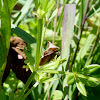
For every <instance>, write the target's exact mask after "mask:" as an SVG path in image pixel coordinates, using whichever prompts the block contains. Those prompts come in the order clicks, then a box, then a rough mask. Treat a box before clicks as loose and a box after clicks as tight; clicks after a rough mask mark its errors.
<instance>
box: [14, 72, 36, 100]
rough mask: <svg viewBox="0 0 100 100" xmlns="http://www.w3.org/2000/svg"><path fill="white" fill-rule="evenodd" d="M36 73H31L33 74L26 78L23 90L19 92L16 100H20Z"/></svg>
mask: <svg viewBox="0 0 100 100" xmlns="http://www.w3.org/2000/svg"><path fill="white" fill-rule="evenodd" d="M35 74H36V72H34V71H33V73H32V74H31V75H30V77H29V78H28V80H27V82H26V84H25V86H24V88H23V89H22V91H21V92H20V94H19V96H18V98H17V99H16V100H21V98H22V96H23V95H24V92H25V91H26V90H27V88H28V87H29V85H30V83H31V82H32V80H33V78H34V76H35Z"/></svg>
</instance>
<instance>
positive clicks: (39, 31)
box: [16, 18, 43, 100]
mask: <svg viewBox="0 0 100 100" xmlns="http://www.w3.org/2000/svg"><path fill="white" fill-rule="evenodd" d="M42 26H43V19H42V18H40V19H38V33H37V47H36V58H35V70H37V69H38V66H39V61H40V54H41V53H40V47H41V36H42ZM35 74H36V72H35V71H33V73H32V74H31V76H30V77H29V79H28V81H27V82H26V84H25V86H24V88H23V90H22V91H21V92H20V94H19V96H18V98H17V99H16V100H20V99H21V98H22V96H23V95H24V92H25V91H26V90H27V88H28V87H29V85H30V83H31V82H32V80H33V78H34V76H35Z"/></svg>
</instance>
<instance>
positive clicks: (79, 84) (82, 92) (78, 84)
mask: <svg viewBox="0 0 100 100" xmlns="http://www.w3.org/2000/svg"><path fill="white" fill-rule="evenodd" d="M76 86H77V89H78V90H79V91H80V93H81V94H83V95H84V96H87V93H86V89H85V87H84V85H83V83H82V82H81V81H78V82H76Z"/></svg>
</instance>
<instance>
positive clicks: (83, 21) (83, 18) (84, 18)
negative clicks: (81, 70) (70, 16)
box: [71, 0, 89, 66]
mask: <svg viewBox="0 0 100 100" xmlns="http://www.w3.org/2000/svg"><path fill="white" fill-rule="evenodd" d="M88 4H89V0H88V1H87V5H86V9H85V12H84V16H83V17H82V15H81V17H82V23H81V30H80V33H79V41H78V43H77V45H76V49H75V52H74V56H73V59H72V64H71V66H73V64H74V61H75V58H76V54H77V51H78V49H79V43H80V40H81V36H82V32H83V28H84V23H85V20H86V13H87V8H88V6H89V5H88ZM81 10H82V9H81ZM82 13H83V12H82Z"/></svg>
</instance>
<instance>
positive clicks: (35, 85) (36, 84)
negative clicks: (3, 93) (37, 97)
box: [21, 82, 39, 100]
mask: <svg viewBox="0 0 100 100" xmlns="http://www.w3.org/2000/svg"><path fill="white" fill-rule="evenodd" d="M38 84H39V83H38V82H36V83H35V84H34V85H33V86H32V87H31V89H30V90H29V91H28V92H27V93H26V94H25V95H24V96H23V98H22V99H21V100H25V98H26V97H27V96H28V95H29V94H30V93H31V92H32V90H33V89H34V88H35V87H37V86H38Z"/></svg>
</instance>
